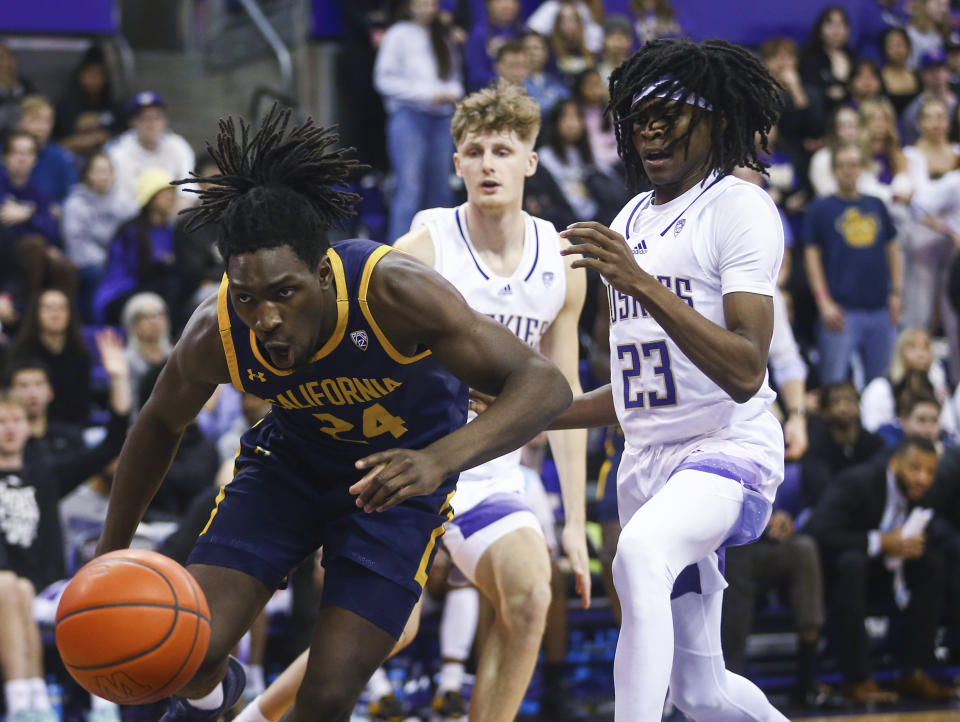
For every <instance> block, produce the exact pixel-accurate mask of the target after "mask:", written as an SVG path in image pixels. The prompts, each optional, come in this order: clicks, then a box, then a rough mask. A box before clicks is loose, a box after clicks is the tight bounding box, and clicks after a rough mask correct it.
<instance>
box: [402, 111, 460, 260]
mask: <svg viewBox="0 0 960 722" xmlns="http://www.w3.org/2000/svg"><path fill="white" fill-rule="evenodd" d="M450 117H451V116H450V115H449V114H446V113H443V114H434V113H427V112H424V111H423V110H420V109H417V108H412V107H409V106H400V107H399V108H397V109H396V110H394V111H392V112H391V113H390V117H389V118H388V119H387V147H388V150H389V152H390V165H391V166H392V167H393V173H394V176H395V178H396V190H395V191H394V195H393V203H392V204H391V206H390V230H389V235H388V237H387V243H393V242H394V241H396V240H397V239H398V238H399V237H400V236H402V235H403V234H404V233H406V232H407V231H409V230H410V221H412V220H413V217H414V216H415V215H416V214H417V212H418V211H421V210H423V209H424V208H436V207H438V206H449V205H452V203H453V191H452V190H451V189H450V173H451V171H452V170H453V138H452V137H451V135H450Z"/></svg>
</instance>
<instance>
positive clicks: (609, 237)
mask: <svg viewBox="0 0 960 722" xmlns="http://www.w3.org/2000/svg"><path fill="white" fill-rule="evenodd" d="M560 235H561V236H562V237H563V238H566V239H568V240H570V242H571V243H572V244H573V245H571V246H568V247H567V248H564V249H562V250H561V251H560V254H561V255H564V256H573V255H578V256H583V258H579V259H577V260H576V261H574V262H573V263H572V264H571V266H573V268H592V269H593V270H595V271H597V272H598V273H599V274H600V275H601V276H603V277H604V278H605V279H606V280H607V283H609V284H610V285H611V286H613V287H614V288H615V289H617V290H618V291H620V292H621V293H625V294H627V295H629V296H636V294H637V284H638V282H640V281H643V280H645V279H646V278H649V277H650V276H649V274H648V273H646V272H645V271H643V270H641V268H640V267H639V266H638V265H637V262H636V260H635V259H634V257H633V251H632V250H631V249H630V246H628V245H627V242H626V240H625V239H624V237H623V236H621V235H620V234H619V233H616V232H614V231H611V230H610V229H609V228H607V227H606V226H604V225H603V224H601V223H595V222H593V221H586V222H580V223H572V224H570V225H569V226H567V228H566V230H563V231H561V232H560Z"/></svg>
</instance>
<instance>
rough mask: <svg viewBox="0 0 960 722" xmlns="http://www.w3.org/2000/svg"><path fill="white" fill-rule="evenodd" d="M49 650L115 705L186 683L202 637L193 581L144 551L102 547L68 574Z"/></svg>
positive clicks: (205, 634)
mask: <svg viewBox="0 0 960 722" xmlns="http://www.w3.org/2000/svg"><path fill="white" fill-rule="evenodd" d="M56 639H57V649H58V650H59V652H60V657H61V658H62V659H63V663H64V665H65V666H66V668H67V671H69V672H70V674H71V676H72V677H73V678H74V679H75V680H77V682H78V683H79V684H80V686H81V687H83V688H84V689H86V690H87V691H88V692H91V693H93V694H95V695H97V696H99V697H103V698H105V699H108V700H111V701H112V702H116V703H118V704H127V705H130V704H147V703H149V702H155V701H157V700H159V699H162V698H164V697H167V696H169V695H171V694H174V693H175V692H176V691H177V690H179V689H180V688H181V687H183V685H185V684H186V683H187V682H188V681H190V679H191V677H193V675H194V674H195V673H196V671H197V668H198V667H199V666H200V662H201V661H203V657H204V655H205V654H206V652H207V645H208V644H209V643H210V610H209V608H208V607H207V600H206V598H205V597H204V595H203V591H202V590H201V589H200V585H199V584H197V582H196V580H195V579H194V578H193V577H192V576H191V575H190V573H189V572H188V571H187V570H186V569H184V568H183V567H182V566H180V565H179V564H177V563H176V562H175V561H173V560H172V559H170V558H168V557H165V556H163V555H162V554H158V553H156V552H151V551H143V550H129V549H124V550H120V551H115V552H110V553H109V554H104V555H103V556H100V557H97V558H96V559H94V560H93V561H91V562H90V563H88V564H86V565H85V566H84V567H83V568H81V569H80V571H78V572H77V574H76V575H75V576H74V577H73V579H71V580H70V583H69V584H68V585H67V587H66V589H65V590H64V592H63V597H62V598H61V599H60V605H59V607H58V608H57V617H56Z"/></svg>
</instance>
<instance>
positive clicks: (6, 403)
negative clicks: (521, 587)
mask: <svg viewBox="0 0 960 722" xmlns="http://www.w3.org/2000/svg"><path fill="white" fill-rule="evenodd" d="M0 409H20V410H21V411H22V412H23V413H24V414H26V413H27V407H26V406H24V405H23V402H22V401H21V400H20V399H18V398H17V397H16V396H14V395H13V393H11V391H10V389H2V390H0Z"/></svg>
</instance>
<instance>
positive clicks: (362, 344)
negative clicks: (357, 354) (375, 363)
mask: <svg viewBox="0 0 960 722" xmlns="http://www.w3.org/2000/svg"><path fill="white" fill-rule="evenodd" d="M350 340H351V341H353V345H354V346H356V347H357V348H358V349H360V350H361V351H366V350H367V332H366V331H353V332H352V333H351V334H350Z"/></svg>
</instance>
